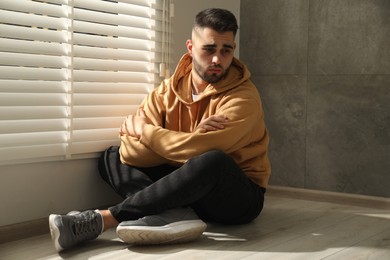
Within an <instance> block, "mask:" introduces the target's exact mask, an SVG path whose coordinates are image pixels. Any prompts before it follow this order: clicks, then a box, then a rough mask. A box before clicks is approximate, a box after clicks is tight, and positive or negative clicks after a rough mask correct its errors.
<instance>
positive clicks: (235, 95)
mask: <svg viewBox="0 0 390 260" xmlns="http://www.w3.org/2000/svg"><path fill="white" fill-rule="evenodd" d="M237 29H238V26H237V21H236V18H235V17H234V15H233V14H232V13H231V12H229V11H227V10H223V9H215V8H213V9H206V10H204V11H202V12H200V13H199V14H197V16H196V18H195V24H194V27H193V29H192V36H191V39H190V40H187V42H186V46H187V50H188V53H187V54H185V55H184V56H183V57H182V59H181V60H180V62H179V64H178V66H177V68H176V71H175V73H174V74H173V76H172V77H171V78H170V79H166V80H164V81H163V82H162V83H161V85H160V86H159V87H157V88H156V89H154V90H153V91H152V92H151V93H150V94H149V95H148V96H147V97H146V99H145V100H144V101H143V102H142V104H141V106H140V109H139V110H138V112H137V114H136V115H130V116H128V117H127V118H126V119H125V120H124V122H123V124H122V125H121V127H120V130H119V132H120V137H121V146H120V149H119V150H118V148H117V147H111V148H110V149H108V150H107V151H106V152H105V154H104V156H103V157H102V160H101V161H100V166H99V169H100V173H101V175H102V177H103V179H104V180H105V181H106V182H108V183H109V184H110V185H111V186H112V187H113V188H114V190H115V191H116V192H118V194H120V195H121V196H122V197H123V198H124V200H123V202H121V203H119V204H118V205H115V206H113V207H110V208H109V209H107V210H100V211H99V210H95V211H91V210H89V211H84V212H81V213H79V212H76V213H73V214H68V215H51V216H50V217H49V224H50V230H51V234H52V238H53V240H54V244H55V247H56V248H57V250H63V249H66V248H70V247H73V246H74V245H76V244H78V243H79V242H83V241H86V240H91V239H94V238H96V237H98V236H99V234H101V233H102V232H103V231H105V230H107V229H109V228H113V227H117V234H118V236H119V237H120V238H121V239H122V240H123V241H125V242H127V243H132V244H164V243H178V242H187V241H191V240H194V239H196V238H198V237H199V236H200V235H201V234H202V233H203V231H204V230H205V228H206V224H205V222H204V221H211V222H218V223H223V224H228V225H229V224H230V225H233V224H243V223H248V222H250V221H252V220H253V219H255V218H256V217H257V216H258V215H259V214H260V212H261V210H262V208H263V201H264V192H265V189H266V187H267V184H268V179H269V175H270V164H269V160H268V155H267V147H268V134H267V130H266V127H265V124H264V115H263V109H262V104H261V101H260V96H259V94H258V92H257V90H256V88H255V86H254V85H253V83H252V82H251V81H250V72H249V71H248V69H247V68H246V66H245V65H244V64H242V63H241V62H240V61H239V60H237V59H236V58H234V56H233V54H234V50H235V48H236V43H235V41H234V39H235V35H236V32H237ZM119 158H120V159H119Z"/></svg>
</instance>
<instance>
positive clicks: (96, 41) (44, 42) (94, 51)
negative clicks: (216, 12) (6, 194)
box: [0, 0, 166, 164]
mask: <svg viewBox="0 0 390 260" xmlns="http://www.w3.org/2000/svg"><path fill="white" fill-rule="evenodd" d="M164 2H165V1H164ZM0 7H1V8H0V57H1V59H0V73H1V74H0V144H1V147H0V163H2V164H6V163H16V162H18V163H19V162H28V161H46V160H59V159H71V158H84V157H91V156H96V155H97V153H98V152H101V151H103V150H104V149H106V148H107V147H108V146H110V145H118V144H119V139H118V128H119V125H120V124H121V122H122V121H123V119H124V117H125V116H126V115H128V114H131V113H134V112H135V110H136V109H137V108H138V105H139V104H140V102H141V101H142V99H143V98H144V97H145V95H146V94H147V93H149V91H150V90H151V89H152V88H153V87H154V86H155V85H156V84H158V83H159V82H160V80H161V78H159V77H158V71H157V70H156V69H155V68H156V65H155V64H158V62H159V59H161V56H165V54H161V48H160V47H159V46H161V45H162V44H161V39H162V37H161V35H163V34H164V32H161V28H162V27H163V26H162V22H163V21H161V19H160V17H162V16H163V15H162V13H163V11H162V10H163V6H162V4H161V5H160V6H159V5H158V4H156V3H154V1H150V0H149V1H148V0H123V1H111V0H105V1H104V0H39V1H38V0H36V1H31V0H18V1H15V0H2V1H1V2H0ZM164 12H165V11H164ZM165 22H166V21H164V23H165ZM164 26H165V25H164Z"/></svg>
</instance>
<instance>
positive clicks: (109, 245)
mask: <svg viewBox="0 0 390 260" xmlns="http://www.w3.org/2000/svg"><path fill="white" fill-rule="evenodd" d="M0 259H2V260H8V259H12V260H13V259H23V260H28V259H50V260H52V259H113V260H119V259H202V260H204V259H233V260H234V259H283V260H284V259H300V260H301V259H310V260H313V259H327V260H334V259H354V260H355V259H377V260H388V259H390V211H389V210H387V209H380V208H369V207H362V206H353V205H348V204H337V203H334V202H332V203H329V202H323V201H313V200H305V199H302V198H298V199H297V198H294V197H291V196H285V197H283V196H274V195H273V194H268V195H267V196H266V203H265V208H264V210H263V212H262V214H261V215H260V217H258V218H257V219H256V220H255V221H254V222H252V223H250V224H247V225H240V226H228V227H227V226H223V225H213V224H209V225H208V228H207V230H206V232H204V234H203V235H202V237H201V238H199V239H198V240H196V241H194V242H191V243H186V244H178V245H166V246H133V245H128V244H124V243H123V242H121V240H120V239H118V238H117V236H116V234H115V231H114V230H111V231H109V232H106V233H105V234H103V235H102V236H100V237H99V238H98V239H97V240H94V241H90V242H87V243H84V244H83V245H81V246H79V247H77V248H74V249H72V250H68V251H65V252H62V253H60V254H58V253H57V252H56V251H55V250H54V247H53V245H52V242H51V239H50V236H49V235H48V234H45V235H41V236H36V237H32V238H27V239H23V240H18V241H13V242H9V243H5V244H0Z"/></svg>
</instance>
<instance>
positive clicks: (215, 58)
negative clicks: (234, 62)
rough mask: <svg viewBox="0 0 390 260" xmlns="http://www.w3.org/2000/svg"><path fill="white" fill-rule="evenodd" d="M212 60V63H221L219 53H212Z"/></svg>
mask: <svg viewBox="0 0 390 260" xmlns="http://www.w3.org/2000/svg"><path fill="white" fill-rule="evenodd" d="M212 62H213V63H214V64H220V63H221V59H220V57H219V55H217V54H216V55H214V56H213V59H212Z"/></svg>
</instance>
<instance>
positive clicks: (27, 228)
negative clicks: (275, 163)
mask: <svg viewBox="0 0 390 260" xmlns="http://www.w3.org/2000/svg"><path fill="white" fill-rule="evenodd" d="M266 196H278V197H287V198H294V199H302V200H311V201H321V202H328V203H336V204H345V205H351V206H359V207H368V208H377V209H385V210H389V209H390V198H383V197H374V196H365V195H356V194H347V193H337V192H328V191H318V190H307V189H300V188H289V187H281V186H268V188H267V192H266ZM48 233H49V224H48V218H42V219H37V220H32V221H27V222H23V223H17V224H12V225H7V226H1V227H0V244H2V243H6V242H11V241H15V240H20V239H24V238H28V237H33V236H38V235H44V234H48Z"/></svg>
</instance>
